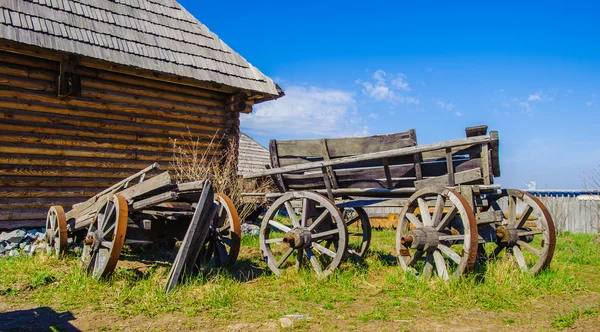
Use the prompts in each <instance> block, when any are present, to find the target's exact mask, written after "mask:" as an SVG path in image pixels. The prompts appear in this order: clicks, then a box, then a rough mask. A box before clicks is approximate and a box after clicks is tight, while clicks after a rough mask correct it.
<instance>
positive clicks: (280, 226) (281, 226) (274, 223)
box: [269, 220, 292, 233]
mask: <svg viewBox="0 0 600 332" xmlns="http://www.w3.org/2000/svg"><path fill="white" fill-rule="evenodd" d="M269 225H271V226H273V227H275V228H277V229H278V230H280V231H282V232H286V233H287V232H289V231H291V230H292V229H291V228H289V227H287V226H286V225H284V224H282V223H280V222H277V221H275V220H269Z"/></svg>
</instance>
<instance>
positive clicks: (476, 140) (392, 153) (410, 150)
mask: <svg viewBox="0 0 600 332" xmlns="http://www.w3.org/2000/svg"><path fill="white" fill-rule="evenodd" d="M490 141H491V139H490V137H489V136H478V137H471V138H463V139H458V140H451V141H445V142H440V143H434V144H424V145H420V146H414V147H407V148H401V149H394V150H388V151H380V152H373V153H366V154H362V155H358V156H351V157H343V158H338V159H332V160H328V161H317V162H313V163H309V164H299V165H291V166H285V167H280V168H276V169H270V170H265V171H262V172H256V173H253V174H249V175H246V176H244V178H255V177H261V176H267V175H272V174H283V173H289V172H296V171H304V170H309V169H315V168H321V167H323V166H334V165H344V164H346V165H347V164H352V163H354V162H360V161H367V160H374V159H383V158H392V157H399V156H404V155H412V154H415V153H422V152H426V151H434V150H440V149H446V148H449V147H453V146H462V145H472V144H480V143H489V142H490Z"/></svg>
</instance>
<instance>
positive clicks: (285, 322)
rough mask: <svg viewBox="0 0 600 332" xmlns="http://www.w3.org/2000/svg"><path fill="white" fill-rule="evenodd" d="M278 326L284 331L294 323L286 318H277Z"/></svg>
mask: <svg viewBox="0 0 600 332" xmlns="http://www.w3.org/2000/svg"><path fill="white" fill-rule="evenodd" d="M279 324H281V327H283V328H284V329H289V328H291V327H294V321H293V320H291V319H289V318H287V317H281V318H279Z"/></svg>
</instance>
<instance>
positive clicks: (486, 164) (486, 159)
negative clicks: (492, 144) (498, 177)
mask: <svg viewBox="0 0 600 332" xmlns="http://www.w3.org/2000/svg"><path fill="white" fill-rule="evenodd" d="M481 170H482V172H483V183H484V184H492V183H493V178H492V176H491V175H492V167H491V165H490V153H489V146H488V145H487V144H481Z"/></svg>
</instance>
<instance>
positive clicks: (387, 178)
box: [382, 158, 394, 189]
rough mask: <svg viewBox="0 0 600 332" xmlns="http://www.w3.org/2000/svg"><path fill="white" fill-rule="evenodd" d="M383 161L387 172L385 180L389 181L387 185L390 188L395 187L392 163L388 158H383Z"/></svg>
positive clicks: (384, 169)
mask: <svg viewBox="0 0 600 332" xmlns="http://www.w3.org/2000/svg"><path fill="white" fill-rule="evenodd" d="M382 163H383V171H384V173H385V180H386V182H387V187H388V188H389V189H392V188H394V183H393V182H392V172H391V171H390V165H389V162H388V159H387V158H383V159H382Z"/></svg>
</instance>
